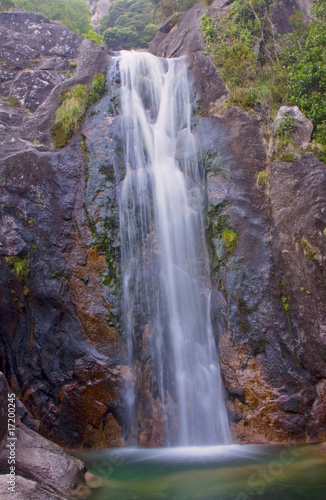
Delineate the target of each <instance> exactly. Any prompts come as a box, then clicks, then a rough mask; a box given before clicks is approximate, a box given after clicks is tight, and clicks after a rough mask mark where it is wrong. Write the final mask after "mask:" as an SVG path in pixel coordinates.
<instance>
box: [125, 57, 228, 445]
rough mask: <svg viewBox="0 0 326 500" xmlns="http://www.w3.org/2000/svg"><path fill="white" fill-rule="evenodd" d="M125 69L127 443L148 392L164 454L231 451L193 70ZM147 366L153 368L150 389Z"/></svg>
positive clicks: (154, 65)
mask: <svg viewBox="0 0 326 500" xmlns="http://www.w3.org/2000/svg"><path fill="white" fill-rule="evenodd" d="M119 66H120V75H121V108H122V116H123V129H124V138H125V144H124V147H125V151H124V153H125V162H126V176H125V179H124V180H123V182H122V183H121V185H120V227H121V247H122V272H123V297H124V299H123V309H124V320H125V331H126V335H127V349H128V358H129V364H130V371H131V374H130V376H129V381H128V382H127V383H126V388H125V395H124V396H125V407H126V414H127V417H128V418H127V420H128V421H127V422H126V434H127V435H128V436H129V437H130V436H134V437H136V439H137V433H138V428H141V422H140V421H141V419H142V418H143V415H144V414H146V411H147V410H146V397H145V396H144V394H146V390H148V389H150V391H151V392H152V394H153V400H152V401H154V400H155V401H156V402H157V401H159V403H158V404H157V408H159V413H160V419H161V424H162V428H163V432H164V435H165V444H166V445H182V446H189V445H204V444H206V445H207V444H217V443H227V442H228V441H229V429H228V422H227V416H226V411H225V406H224V402H223V400H222V387H221V377H220V369H219V363H218V357H217V352H216V346H215V341H214V336H213V331H212V325H211V320H210V273H209V262H208V254H207V248H206V242H205V228H204V217H203V214H204V207H205V204H204V186H203V178H202V175H201V172H200V169H199V166H198V164H197V157H196V145H195V141H194V137H193V135H192V132H191V103H190V90H189V83H188V76H187V69H186V64H185V61H184V59H180V58H179V59H169V60H165V59H162V58H157V57H155V56H153V55H151V54H149V53H144V52H122V53H121V55H120V56H119ZM137 359H139V360H140V361H141V362H140V363H139V362H138V361H136V360H137ZM140 366H142V367H143V369H144V367H146V369H147V368H148V367H150V373H151V375H150V377H148V371H147V379H148V378H150V380H151V382H150V387H148V384H147V386H146V376H145V375H144V376H142V374H141V373H140V368H139V367H140ZM144 398H145V399H144ZM147 406H148V403H147ZM156 418H158V417H157V414H156Z"/></svg>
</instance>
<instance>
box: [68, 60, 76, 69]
mask: <svg viewBox="0 0 326 500" xmlns="http://www.w3.org/2000/svg"><path fill="white" fill-rule="evenodd" d="M69 66H70V67H71V68H76V67H77V63H76V61H74V59H69Z"/></svg>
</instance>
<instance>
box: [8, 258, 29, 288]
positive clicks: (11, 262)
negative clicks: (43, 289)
mask: <svg viewBox="0 0 326 500" xmlns="http://www.w3.org/2000/svg"><path fill="white" fill-rule="evenodd" d="M5 262H6V264H7V266H10V267H12V268H13V269H14V271H15V273H16V275H17V277H18V279H19V280H20V281H21V282H22V283H23V284H26V283H27V281H28V277H29V272H30V270H29V267H28V257H25V258H24V259H23V258H22V257H19V256H18V255H13V256H10V257H5Z"/></svg>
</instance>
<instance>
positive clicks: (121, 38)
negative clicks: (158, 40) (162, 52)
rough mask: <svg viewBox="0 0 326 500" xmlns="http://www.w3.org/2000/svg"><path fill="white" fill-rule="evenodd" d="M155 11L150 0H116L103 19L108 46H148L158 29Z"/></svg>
mask: <svg viewBox="0 0 326 500" xmlns="http://www.w3.org/2000/svg"><path fill="white" fill-rule="evenodd" d="M153 12H154V6H153V3H152V2H151V1H150V0H115V2H113V4H112V5H111V6H110V8H109V12H108V14H107V15H106V16H104V17H103V18H102V19H101V32H102V33H103V37H104V41H105V43H106V44H107V46H108V47H109V48H110V49H112V50H121V49H131V48H145V47H148V45H149V43H150V42H151V40H152V38H153V37H154V35H155V33H156V31H157V26H156V25H155V24H154V23H153Z"/></svg>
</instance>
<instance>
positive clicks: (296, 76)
mask: <svg viewBox="0 0 326 500" xmlns="http://www.w3.org/2000/svg"><path fill="white" fill-rule="evenodd" d="M315 12H316V16H317V19H316V20H315V21H314V22H313V23H312V25H311V27H310V29H309V31H308V32H307V34H306V35H305V37H304V39H303V40H302V39H301V40H300V42H301V43H297V44H296V50H293V47H294V46H295V42H296V36H297V35H296V34H293V35H292V37H289V38H290V41H291V45H290V47H291V50H292V51H291V55H290V57H289V66H288V78H287V88H288V93H289V103H290V104H294V105H297V106H299V108H300V109H301V110H302V111H303V112H304V113H305V115H306V116H307V117H308V118H309V119H310V120H311V121H312V123H313V124H314V127H315V129H314V136H315V137H316V139H317V140H318V141H320V142H321V143H322V144H324V145H326V108H325V100H326V32H325V20H326V0H317V2H316V4H315Z"/></svg>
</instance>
